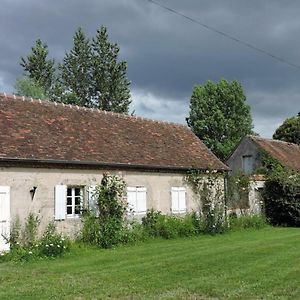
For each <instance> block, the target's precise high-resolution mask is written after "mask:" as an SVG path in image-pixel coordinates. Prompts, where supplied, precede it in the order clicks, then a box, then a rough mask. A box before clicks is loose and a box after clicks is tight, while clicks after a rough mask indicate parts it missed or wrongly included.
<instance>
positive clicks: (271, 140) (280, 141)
mask: <svg viewBox="0 0 300 300" xmlns="http://www.w3.org/2000/svg"><path fill="white" fill-rule="evenodd" d="M248 137H250V138H251V139H252V140H263V141H268V142H276V143H283V144H287V145H296V146H298V145H297V144H295V143H292V142H286V141H282V140H276V139H270V138H263V137H260V136H255V135H251V134H250V135H248Z"/></svg>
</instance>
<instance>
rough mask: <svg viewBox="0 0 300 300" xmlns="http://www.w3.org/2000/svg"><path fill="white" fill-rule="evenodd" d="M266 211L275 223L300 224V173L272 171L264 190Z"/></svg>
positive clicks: (272, 222)
mask: <svg viewBox="0 0 300 300" xmlns="http://www.w3.org/2000/svg"><path fill="white" fill-rule="evenodd" d="M263 198H264V202H265V213H266V217H267V218H268V220H269V222H270V223H271V224H273V225H283V226H300V173H299V172H298V173H297V172H293V171H288V170H284V169H281V170H276V171H273V172H271V173H270V174H269V175H268V177H267V179H266V182H265V188H264V191H263Z"/></svg>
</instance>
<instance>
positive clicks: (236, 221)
mask: <svg viewBox="0 0 300 300" xmlns="http://www.w3.org/2000/svg"><path fill="white" fill-rule="evenodd" d="M266 226H267V221H266V219H265V217H264V216H261V215H248V216H247V215H245V216H239V217H238V216H237V215H236V214H234V213H233V214H231V215H230V216H229V227H230V230H242V229H261V228H264V227H266Z"/></svg>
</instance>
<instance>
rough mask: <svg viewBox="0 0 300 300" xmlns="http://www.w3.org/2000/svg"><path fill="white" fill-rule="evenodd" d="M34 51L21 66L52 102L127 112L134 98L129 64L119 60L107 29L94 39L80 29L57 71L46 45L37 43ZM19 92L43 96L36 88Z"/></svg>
mask: <svg viewBox="0 0 300 300" xmlns="http://www.w3.org/2000/svg"><path fill="white" fill-rule="evenodd" d="M31 50H32V53H31V54H29V55H28V56H27V58H21V63H20V64H21V66H22V67H23V68H24V71H25V73H26V74H27V76H28V77H29V78H30V80H32V83H33V84H34V85H35V86H38V87H40V88H41V89H42V91H44V92H45V93H44V94H45V95H46V96H47V97H48V98H50V99H51V100H54V101H59V102H64V103H68V104H76V105H79V106H86V107H95V108H100V109H103V110H106V111H114V112H119V113H128V110H129V105H130V103H131V100H130V97H131V96H130V89H129V86H130V81H129V80H128V79H127V76H126V72H127V63H126V62H125V61H118V55H119V51H120V48H119V46H118V45H117V44H116V43H111V42H110V41H109V39H108V33H107V29H106V27H104V26H102V27H101V28H99V29H98V30H97V34H96V36H95V37H94V38H93V39H92V40H90V39H89V38H87V37H86V35H85V33H84V32H83V31H82V29H81V28H79V29H78V30H77V31H76V32H75V35H74V37H73V47H72V49H71V50H70V51H69V52H66V54H65V57H64V59H63V61H62V63H61V64H59V65H58V70H55V66H54V60H49V59H47V56H48V46H47V44H45V43H43V42H42V41H41V40H37V41H36V44H35V46H34V47H32V49H31ZM55 76H56V77H55ZM17 91H18V93H19V94H21V95H24V96H29V97H36V94H38V95H41V94H42V92H41V91H39V92H38V93H37V92H36V90H34V89H33V88H31V89H29V91H28V89H20V88H19V89H17ZM38 98H41V99H43V98H44V97H42V96H39V97H38Z"/></svg>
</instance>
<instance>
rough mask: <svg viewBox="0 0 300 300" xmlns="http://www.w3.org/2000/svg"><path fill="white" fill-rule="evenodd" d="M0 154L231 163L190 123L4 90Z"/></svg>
mask: <svg viewBox="0 0 300 300" xmlns="http://www.w3.org/2000/svg"><path fill="white" fill-rule="evenodd" d="M0 159H1V160H4V161H5V160H8V159H17V160H18V159H19V160H43V161H44V160H46V161H49V162H50V161H65V162H70V163H72V162H82V163H85V162H86V163H88V162H89V163H97V164H102V163H103V164H106V165H109V164H120V165H128V166H131V165H135V166H145V168H146V167H147V168H161V169H163V168H169V167H171V168H178V169H191V168H195V169H207V168H211V169H217V170H227V169H228V168H227V167H226V166H225V165H224V164H223V163H222V162H221V161H220V160H218V158H217V157H216V156H215V155H213V154H212V152H211V151H210V150H208V148H207V147H206V146H205V145H204V144H203V143H202V142H201V141H200V140H199V139H198V138H197V137H196V136H195V135H194V134H193V133H192V131H191V130H190V129H189V128H188V127H187V126H184V125H181V124H173V123H167V122H161V121H153V120H149V119H144V118H139V117H132V116H127V115H124V114H117V113H110V112H105V111H101V110H98V109H88V108H83V107H78V106H72V105H64V104H59V103H53V102H49V101H39V100H33V99H26V98H24V97H16V96H7V95H5V94H0Z"/></svg>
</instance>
